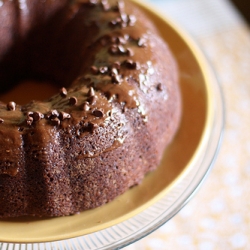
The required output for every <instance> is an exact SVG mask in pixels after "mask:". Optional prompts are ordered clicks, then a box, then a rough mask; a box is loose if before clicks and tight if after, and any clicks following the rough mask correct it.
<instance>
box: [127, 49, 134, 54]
mask: <svg viewBox="0 0 250 250" xmlns="http://www.w3.org/2000/svg"><path fill="white" fill-rule="evenodd" d="M127 55H128V56H133V55H134V51H133V50H132V49H130V48H128V49H127Z"/></svg>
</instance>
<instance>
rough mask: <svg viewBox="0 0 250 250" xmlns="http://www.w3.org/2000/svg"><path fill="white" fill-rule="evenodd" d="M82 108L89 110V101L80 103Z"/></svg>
mask: <svg viewBox="0 0 250 250" xmlns="http://www.w3.org/2000/svg"><path fill="white" fill-rule="evenodd" d="M82 109H83V110H84V111H89V109H90V107H89V103H88V102H84V103H83V105H82Z"/></svg>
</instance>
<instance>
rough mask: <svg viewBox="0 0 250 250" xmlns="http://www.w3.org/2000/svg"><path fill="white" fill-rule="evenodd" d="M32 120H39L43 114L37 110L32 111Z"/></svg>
mask: <svg viewBox="0 0 250 250" xmlns="http://www.w3.org/2000/svg"><path fill="white" fill-rule="evenodd" d="M32 117H33V119H34V121H40V120H41V119H43V118H44V115H43V114H42V113H40V112H38V111H36V112H34V113H33V115H32Z"/></svg>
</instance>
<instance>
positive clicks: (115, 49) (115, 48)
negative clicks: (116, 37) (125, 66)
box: [109, 44, 118, 55]
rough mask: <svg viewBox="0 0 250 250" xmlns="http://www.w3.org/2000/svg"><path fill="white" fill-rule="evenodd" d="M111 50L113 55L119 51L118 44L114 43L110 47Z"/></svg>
mask: <svg viewBox="0 0 250 250" xmlns="http://www.w3.org/2000/svg"><path fill="white" fill-rule="evenodd" d="M109 52H110V53H111V54H113V55H115V54H117V53H118V46H117V45H115V44H113V45H112V46H111V47H110V48H109Z"/></svg>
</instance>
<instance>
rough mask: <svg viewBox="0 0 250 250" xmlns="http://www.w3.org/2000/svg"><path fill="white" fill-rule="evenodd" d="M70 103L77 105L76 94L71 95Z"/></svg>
mask: <svg viewBox="0 0 250 250" xmlns="http://www.w3.org/2000/svg"><path fill="white" fill-rule="evenodd" d="M69 104H70V105H72V106H74V105H76V104H77V98H76V97H75V96H71V97H70V98H69Z"/></svg>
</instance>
